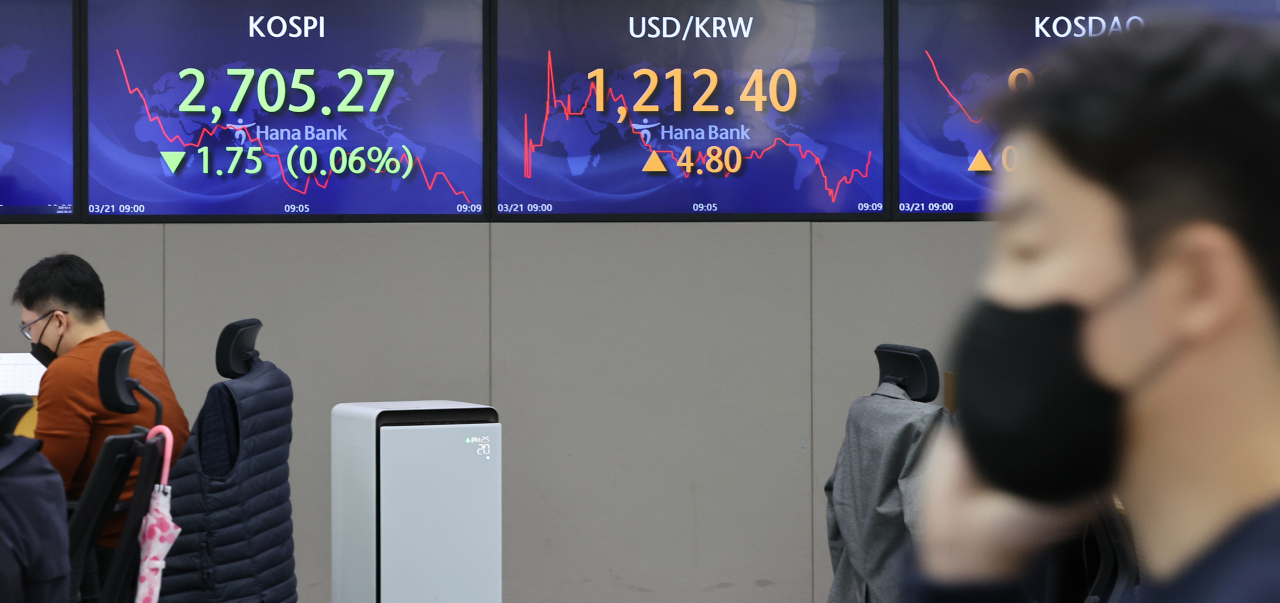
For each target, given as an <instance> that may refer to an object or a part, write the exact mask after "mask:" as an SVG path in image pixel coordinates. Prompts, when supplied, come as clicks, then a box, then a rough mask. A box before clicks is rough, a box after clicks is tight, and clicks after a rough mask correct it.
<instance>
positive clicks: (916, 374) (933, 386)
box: [876, 343, 941, 402]
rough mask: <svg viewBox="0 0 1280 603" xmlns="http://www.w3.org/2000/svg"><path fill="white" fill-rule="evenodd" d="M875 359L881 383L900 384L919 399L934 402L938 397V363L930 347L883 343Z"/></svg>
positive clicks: (877, 347) (913, 398)
mask: <svg viewBox="0 0 1280 603" xmlns="http://www.w3.org/2000/svg"><path fill="white" fill-rule="evenodd" d="M876 360H877V361H879V363H880V383H892V384H894V385H896V386H898V387H901V388H902V389H903V391H905V392H907V396H908V397H910V398H911V399H912V400H915V401H916V402H932V401H933V399H934V398H937V397H938V388H939V385H940V383H941V380H940V379H938V363H936V362H934V360H933V354H931V353H929V350H926V349H924V348H915V347H911V346H909V345H898V344H894V343H882V344H880V345H878V346H876Z"/></svg>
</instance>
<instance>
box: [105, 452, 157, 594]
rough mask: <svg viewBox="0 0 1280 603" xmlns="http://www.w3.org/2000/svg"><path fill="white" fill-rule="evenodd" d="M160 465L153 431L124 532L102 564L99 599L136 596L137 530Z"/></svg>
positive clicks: (144, 455) (144, 454) (139, 530)
mask: <svg viewBox="0 0 1280 603" xmlns="http://www.w3.org/2000/svg"><path fill="white" fill-rule="evenodd" d="M163 465H164V436H161V435H157V436H156V437H154V438H151V439H150V440H148V441H147V442H146V443H145V444H144V445H143V446H142V462H141V464H140V466H139V468H138V481H137V485H136V486H135V487H134V489H133V500H132V501H131V502H130V505H129V517H128V519H127V520H126V521H125V524H124V533H123V534H121V536H120V546H119V547H117V548H116V551H115V553H114V554H113V555H112V557H111V567H110V568H102V570H103V571H106V573H107V574H106V579H105V580H103V583H102V598H101V603H132V602H133V601H134V599H135V598H136V594H137V590H138V566H139V564H140V559H141V555H142V546H141V545H140V544H139V543H138V533H139V532H141V531H142V520H143V518H145V517H146V515H147V512H148V511H150V509H151V493H152V491H153V490H154V489H155V485H156V484H157V483H159V481H160V470H161V469H162V467H163Z"/></svg>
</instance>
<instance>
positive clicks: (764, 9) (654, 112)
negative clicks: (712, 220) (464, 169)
mask: <svg viewBox="0 0 1280 603" xmlns="http://www.w3.org/2000/svg"><path fill="white" fill-rule="evenodd" d="M496 35H497V42H496V46H497V120H498V123H497V133H496V136H497V172H498V179H497V212H498V214H499V215H504V214H507V215H515V214H525V215H529V214H533V215H565V214H633V215H634V214H644V215H657V214H738V215H743V214H756V215H768V214H793V215H794V214H857V213H863V214H868V215H879V214H880V213H881V212H882V211H883V209H884V169H883V165H884V121H883V118H884V9H883V2H882V1H880V0H846V1H842V2H794V1H788V0H750V1H748V0H741V1H708V0H698V1H690V2H679V3H674V2H669V1H651V0H636V1H629V2H602V1H600V0H556V1H549V0H499V2H498V11H497V34H496Z"/></svg>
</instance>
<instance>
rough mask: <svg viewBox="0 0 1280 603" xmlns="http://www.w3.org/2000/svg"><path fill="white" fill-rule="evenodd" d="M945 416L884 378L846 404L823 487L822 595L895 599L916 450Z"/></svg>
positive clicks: (912, 519) (858, 602)
mask: <svg viewBox="0 0 1280 603" xmlns="http://www.w3.org/2000/svg"><path fill="white" fill-rule="evenodd" d="M926 353H927V352H926ZM935 379H936V377H935ZM950 417H951V415H950V414H949V413H948V412H947V410H946V409H945V408H943V407H941V406H937V405H934V404H926V403H924V402H916V401H913V400H912V399H911V398H910V397H908V395H907V392H906V391H904V390H903V389H902V388H901V387H899V386H897V385H895V384H893V383H888V382H885V383H881V384H880V387H879V388H877V389H876V391H875V393H873V394H871V395H870V396H863V397H861V398H858V399H857V400H855V401H854V402H853V405H852V406H850V407H849V419H848V421H847V422H846V423H845V438H844V444H843V445H841V446H840V456H839V458H838V459H837V460H836V468H835V472H834V473H832V474H831V479H828V480H827V485H826V487H825V488H824V489H825V491H826V493H827V543H828V545H829V546H830V547H831V569H832V570H834V571H835V580H834V581H833V582H832V583H831V593H830V595H828V597H827V601H828V603H897V601H898V592H899V590H900V572H899V569H900V566H901V562H900V560H899V554H900V553H901V552H903V550H904V547H905V545H906V544H907V543H908V542H910V540H911V532H912V531H914V528H915V526H916V518H917V510H918V508H919V505H918V503H917V494H916V493H917V490H918V483H919V480H920V469H921V462H920V461H921V457H922V456H923V455H922V452H923V449H924V447H925V443H926V442H928V441H929V438H930V436H931V435H932V434H933V433H934V432H935V431H936V430H937V429H938V428H939V427H941V426H942V425H944V424H947V423H949V422H950V420H951V419H950Z"/></svg>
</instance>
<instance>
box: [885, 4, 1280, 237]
mask: <svg viewBox="0 0 1280 603" xmlns="http://www.w3.org/2000/svg"><path fill="white" fill-rule="evenodd" d="M1182 15H1210V16H1214V17H1218V18H1226V19H1247V20H1249V21H1251V22H1255V23H1256V22H1259V21H1267V22H1270V23H1272V24H1275V23H1277V22H1278V20H1280V4H1277V3H1276V2H1274V0H1141V1H1127V2H1123V1H1122V2H1112V1H1064V0H1052V1H1048V0H1018V1H1010V0H987V1H971V0H970V1H959V2H936V1H932V0H901V2H900V5H899V22H898V26H899V38H898V42H899V44H898V45H899V57H898V60H899V81H898V87H899V93H898V94H899V97H898V106H899V115H898V117H899V124H898V137H899V138H898V140H899V153H900V155H899V191H900V199H899V210H900V211H902V212H904V213H976V212H986V211H988V210H989V209H990V207H989V203H988V201H989V199H990V198H991V195H992V193H993V188H992V187H993V186H994V183H995V179H996V178H998V177H999V174H1000V173H1002V172H1003V171H1005V167H1004V162H1003V159H1005V156H1004V148H1005V146H1004V145H1003V144H1001V143H1000V135H1001V132H1000V131H999V129H998V127H997V126H996V125H995V124H994V123H992V122H991V121H990V120H988V119H986V112H987V108H988V106H989V103H990V102H991V101H993V100H995V99H996V98H998V97H999V96H1001V95H1003V94H1007V93H1008V92H1009V85H1008V81H1009V75H1010V74H1011V73H1012V72H1013V71H1014V70H1015V69H1019V68H1024V69H1029V70H1030V71H1031V72H1032V73H1036V72H1037V71H1038V66H1039V63H1040V60H1041V58H1042V57H1043V56H1044V55H1045V54H1046V53H1048V52H1051V51H1053V50H1054V49H1055V48H1060V47H1062V46H1063V45H1065V44H1070V43H1073V42H1078V41H1080V38H1078V37H1076V34H1077V33H1080V29H1077V28H1076V27H1075V26H1074V20H1075V17H1077V16H1081V17H1085V21H1084V24H1085V26H1086V27H1088V26H1089V25H1090V23H1089V21H1088V17H1090V16H1095V17H1098V18H1100V19H1102V20H1103V21H1104V22H1105V24H1106V31H1107V33H1106V34H1104V35H1123V34H1122V33H1118V32H1117V33H1114V34H1112V33H1111V31H1110V30H1111V28H1112V27H1113V25H1114V24H1115V23H1114V19H1115V18H1116V17H1118V18H1119V20H1120V24H1121V27H1123V26H1124V24H1125V23H1127V22H1128V20H1129V19H1130V18H1131V17H1133V16H1138V17H1139V18H1141V19H1142V22H1157V21H1159V20H1160V19H1166V18H1172V17H1177V16H1182ZM1059 16H1066V17H1068V18H1070V19H1071V21H1072V23H1073V25H1072V33H1071V34H1070V35H1069V36H1068V37H1064V38H1059V37H1057V36H1056V35H1053V33H1052V31H1051V30H1052V22H1050V24H1049V25H1047V26H1046V30H1047V31H1048V33H1049V34H1050V35H1051V36H1053V37H1045V36H1044V35H1043V32H1042V35H1041V36H1040V37H1039V38H1037V37H1036V36H1035V34H1036V29H1035V24H1036V21H1035V19H1036V17H1040V18H1042V19H1043V18H1045V17H1052V18H1053V19H1056V18H1057V17H1059ZM1051 21H1052V20H1051ZM1138 25H1139V22H1138V21H1135V22H1134V26H1138ZM1092 27H1093V33H1101V31H1102V28H1101V27H1100V26H1099V22H1098V21H1094V22H1093V23H1092ZM1058 31H1064V28H1063V27H1062V26H1061V25H1060V28H1059V30H1058ZM1084 33H1085V37H1087V36H1088V35H1089V33H1090V32H1089V30H1088V29H1086V30H1085V32H1084ZM930 58H932V61H931V60H930ZM935 65H936V67H937V71H936V72H935V70H934V66H935ZM939 79H941V82H940V81H939ZM1025 81H1026V80H1025V78H1023V79H1021V80H1020V83H1019V85H1024V84H1025ZM953 96H954V98H952V97H953ZM979 150H981V151H982V152H983V154H984V156H985V157H987V158H988V160H989V163H990V164H991V167H992V168H993V171H991V172H985V173H980V172H970V171H969V166H970V163H971V162H972V161H973V159H974V158H975V157H976V156H977V153H978V151H979ZM1009 159H1010V162H1009V163H1010V167H1014V168H1015V169H1016V151H1014V152H1013V154H1012V155H1011V156H1010V157H1009Z"/></svg>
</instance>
